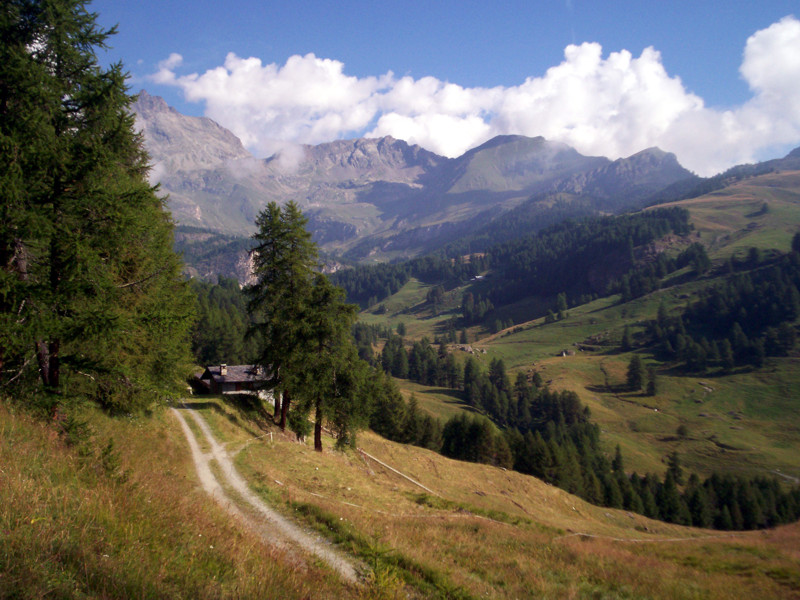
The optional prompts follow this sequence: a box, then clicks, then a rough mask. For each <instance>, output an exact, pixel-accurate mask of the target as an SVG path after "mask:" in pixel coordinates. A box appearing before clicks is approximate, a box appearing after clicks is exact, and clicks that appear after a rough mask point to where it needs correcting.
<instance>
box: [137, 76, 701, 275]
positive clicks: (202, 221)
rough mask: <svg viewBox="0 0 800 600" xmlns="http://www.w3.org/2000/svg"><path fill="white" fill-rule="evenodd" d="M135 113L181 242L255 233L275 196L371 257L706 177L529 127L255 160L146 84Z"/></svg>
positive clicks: (346, 145)
mask: <svg viewBox="0 0 800 600" xmlns="http://www.w3.org/2000/svg"><path fill="white" fill-rule="evenodd" d="M133 110H134V113H135V115H136V118H137V124H138V126H139V127H140V128H141V130H142V132H143V135H144V139H145V145H146V147H147V150H148V152H149V153H150V156H151V160H152V161H153V170H152V172H151V179H152V180H154V181H158V182H159V183H160V185H161V189H162V190H163V191H164V192H166V193H168V194H169V207H170V209H171V210H172V213H173V216H174V218H175V220H176V222H177V223H178V225H179V229H178V237H179V242H180V241H181V240H182V241H183V242H184V245H191V244H192V241H193V240H195V241H197V240H198V238H197V236H198V235H199V231H198V230H199V229H201V230H203V233H202V235H201V236H200V237H201V238H202V243H203V244H204V246H205V247H206V248H208V247H209V234H211V233H212V232H213V234H214V235H215V236H221V237H214V239H213V240H212V241H213V242H214V243H212V244H211V246H212V247H217V246H221V245H222V246H224V245H225V244H227V243H228V242H230V240H231V239H234V238H236V237H245V236H249V235H250V234H251V233H252V232H253V230H254V221H255V217H256V215H257V214H258V212H259V211H260V210H261V209H262V208H263V207H264V206H265V205H266V204H267V203H268V202H270V201H276V202H278V203H284V202H288V201H290V200H293V201H295V202H297V203H298V205H299V206H300V208H301V209H302V210H303V212H304V213H305V215H306V216H307V217H308V218H309V228H310V229H311V230H312V232H313V234H314V238H315V240H316V241H317V242H318V244H319V245H320V247H321V249H322V250H323V252H325V253H326V254H328V255H331V256H337V257H342V258H345V259H350V260H353V261H361V262H363V261H375V260H391V259H396V258H403V257H409V256H414V255H417V254H420V253H422V252H425V251H430V250H431V249H435V248H436V247H439V246H441V245H442V244H444V243H447V242H449V241H453V240H455V239H458V238H459V237H461V236H463V235H464V233H465V232H471V231H474V230H476V229H479V228H480V227H485V226H486V224H487V223H490V222H492V221H494V220H495V219H497V218H500V217H501V216H502V215H508V214H511V213H510V212H509V211H511V210H512V209H515V208H516V209H519V208H520V207H523V206H524V207H527V209H526V210H528V212H529V213H530V211H531V210H533V211H534V212H535V213H537V214H538V215H540V217H541V219H540V220H541V222H542V223H548V222H549V220H551V219H548V217H547V215H548V214H549V213H551V212H553V211H557V213H558V215H560V217H563V216H570V215H572V214H574V215H582V214H587V213H589V214H591V213H613V212H619V211H621V210H624V209H636V208H640V207H642V206H644V205H646V204H648V203H650V202H651V201H652V198H654V197H656V196H657V195H658V194H659V192H661V191H662V190H664V189H665V188H669V187H671V186H683V187H691V185H693V184H694V183H695V182H696V181H699V178H698V177H696V176H694V175H693V174H692V173H691V172H689V171H687V170H686V169H684V168H683V167H682V166H681V165H680V164H679V163H678V161H677V159H676V157H675V156H674V155H673V154H670V153H666V152H663V151H662V150H659V149H658V148H649V149H646V150H643V151H641V152H639V153H637V154H634V155H632V156H630V157H627V158H621V159H618V160H613V161H612V160H610V159H608V158H604V157H595V156H584V155H582V154H580V153H579V152H577V151H576V150H575V149H573V148H571V147H569V146H567V145H566V144H562V143H559V142H552V141H548V140H545V139H544V138H542V137H536V138H528V137H523V136H498V137H495V138H493V139H491V140H489V141H488V142H486V143H484V144H483V145H481V146H479V147H477V148H474V149H472V150H470V151H468V152H466V153H465V154H463V155H462V156H460V157H458V158H446V157H443V156H439V155H437V154H434V153H432V152H429V151H427V150H425V149H423V148H421V147H419V146H416V145H410V144H408V143H406V142H404V141H402V140H397V139H394V138H391V137H384V138H380V139H354V140H337V141H334V142H330V143H325V144H319V145H316V146H310V145H303V146H295V147H291V148H288V149H287V150H284V151H282V152H281V153H278V154H276V155H274V156H271V157H269V158H266V159H257V158H255V157H254V156H252V155H251V154H250V153H249V152H248V151H247V150H246V149H245V148H244V146H243V145H242V143H241V141H240V140H239V139H238V138H237V137H236V136H235V135H233V134H232V133H231V132H230V131H228V130H227V129H225V128H223V127H222V126H220V125H219V124H217V123H215V122H214V121H212V120H211V119H208V118H204V117H191V116H186V115H182V114H180V113H179V112H178V111H176V110H175V109H173V108H171V107H169V106H168V105H167V103H166V102H165V101H164V100H163V99H162V98H159V97H157V96H151V95H149V94H148V93H147V92H144V91H143V92H141V94H140V95H139V98H138V100H137V102H136V103H135V104H134V106H133ZM536 223H537V221H536V220H535V219H534V220H533V221H531V226H532V227H534V228H535V226H536ZM198 274H202V273H198Z"/></svg>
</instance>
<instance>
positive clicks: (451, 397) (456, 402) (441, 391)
mask: <svg viewBox="0 0 800 600" xmlns="http://www.w3.org/2000/svg"><path fill="white" fill-rule="evenodd" d="M422 393H423V394H425V395H428V396H434V395H436V396H447V398H446V399H444V400H443V401H442V402H443V404H446V405H448V406H456V407H458V408H460V409H462V410H465V411H467V412H471V413H478V412H479V411H478V410H477V409H476V408H475V407H474V406H470V405H469V404H467V403H466V401H465V400H464V392H461V391H459V390H451V389H450V388H434V389H431V390H425V391H423V392H422Z"/></svg>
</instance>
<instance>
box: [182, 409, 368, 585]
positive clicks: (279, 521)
mask: <svg viewBox="0 0 800 600" xmlns="http://www.w3.org/2000/svg"><path fill="white" fill-rule="evenodd" d="M171 410H172V412H173V414H174V415H175V417H176V418H177V419H178V421H179V422H180V424H181V428H182V429H183V433H184V435H185V436H186V440H187V441H188V442H189V448H190V449H191V452H192V460H193V461H194V465H195V468H196V469H197V476H198V478H199V479H200V484H201V485H202V487H203V489H204V490H205V491H206V492H207V493H208V494H209V495H210V496H211V497H212V498H213V499H214V500H215V501H216V502H217V504H219V505H220V506H221V507H222V508H223V509H224V510H225V511H226V512H227V513H228V514H230V515H231V516H234V517H236V518H238V519H240V520H241V521H243V522H244V524H245V526H246V527H248V528H249V529H250V530H251V531H254V532H255V533H257V534H258V535H259V536H260V537H261V538H262V539H263V540H264V541H265V542H266V543H268V544H271V545H273V546H277V547H280V548H283V549H291V547H292V546H297V547H299V548H301V549H302V550H304V551H306V552H309V553H311V554H313V555H315V556H317V557H318V558H319V559H321V560H322V561H323V562H325V563H326V564H327V565H328V566H330V567H331V568H332V569H333V570H335V571H336V572H337V573H339V575H340V576H341V577H342V579H344V580H345V581H348V582H350V583H358V581H359V577H358V572H357V569H356V565H355V564H354V563H353V562H352V561H351V560H349V559H348V558H346V557H345V556H343V555H342V554H340V553H339V552H337V551H336V550H335V549H334V548H333V547H332V546H331V545H330V543H329V542H327V541H326V540H323V539H321V538H316V537H314V536H312V535H310V534H309V533H307V532H305V531H303V530H302V529H301V528H300V527H298V526H297V525H295V524H294V523H293V522H291V521H290V520H289V519H287V518H286V517H284V516H283V515H281V514H280V513H278V512H277V511H275V510H274V509H272V508H270V507H269V506H268V505H267V504H266V503H264V501H263V500H261V498H259V497H258V495H256V494H255V493H254V492H253V491H252V490H251V489H250V487H249V486H248V485H247V482H246V481H245V479H244V478H243V477H242V476H241V475H240V474H239V472H238V471H237V470H236V467H235V466H234V464H233V460H232V459H231V456H230V454H228V452H227V451H226V450H225V448H224V447H223V446H222V445H221V444H220V443H219V442H218V441H217V440H216V438H215V437H214V435H213V434H212V433H211V429H210V428H209V426H208V423H207V422H206V420H205V419H204V418H203V416H202V415H201V414H199V413H198V412H197V411H195V410H193V409H191V408H189V407H187V406H186V405H184V406H183V408H182V409H177V408H172V409H171ZM182 412H188V414H189V415H191V417H192V419H193V420H194V422H195V423H196V424H197V426H198V428H199V429H200V431H202V433H203V436H204V437H205V438H206V441H207V442H208V445H209V447H210V448H211V451H210V452H207V453H206V452H203V451H202V450H201V448H200V444H199V443H198V441H197V437H195V434H194V432H193V431H192V430H191V428H190V427H189V424H188V423H187V422H186V419H185V418H184V416H183V414H182ZM212 461H216V463H217V467H218V469H217V470H218V472H219V473H221V475H222V478H223V479H224V483H225V484H226V485H227V486H228V488H229V489H231V490H233V491H234V492H236V494H237V495H238V496H239V497H240V498H241V499H242V501H243V502H242V503H246V504H248V505H249V508H250V509H251V510H248V511H245V510H242V507H240V506H239V505H237V503H236V501H235V500H234V499H233V498H232V497H231V496H230V495H229V494H227V493H226V492H225V488H224V486H223V484H222V482H221V481H220V480H219V479H218V478H217V476H216V475H215V474H214V472H213V471H212V469H211V462H212ZM253 511H254V512H255V515H253V514H252V512H253Z"/></svg>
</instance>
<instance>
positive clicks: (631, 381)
mask: <svg viewBox="0 0 800 600" xmlns="http://www.w3.org/2000/svg"><path fill="white" fill-rule="evenodd" d="M643 379H644V367H643V366H642V359H641V358H640V357H639V355H638V354H634V355H633V356H632V357H631V360H630V362H629V363H628V373H627V376H626V381H627V383H628V388H629V389H631V390H633V391H638V390H640V389H642V381H643Z"/></svg>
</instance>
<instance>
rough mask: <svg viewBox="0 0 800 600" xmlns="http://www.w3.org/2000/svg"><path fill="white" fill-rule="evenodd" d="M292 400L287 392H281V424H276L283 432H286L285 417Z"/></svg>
mask: <svg viewBox="0 0 800 600" xmlns="http://www.w3.org/2000/svg"><path fill="white" fill-rule="evenodd" d="M291 402H292V399H291V397H290V396H289V392H288V390H284V391H283V401H282V402H281V422H280V423H279V424H278V427H280V428H281V429H282V430H283V431H286V415H287V414H288V413H289V404H291Z"/></svg>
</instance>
